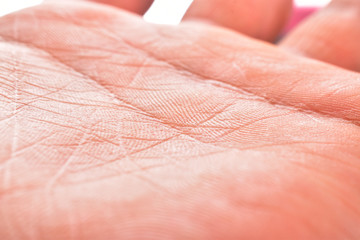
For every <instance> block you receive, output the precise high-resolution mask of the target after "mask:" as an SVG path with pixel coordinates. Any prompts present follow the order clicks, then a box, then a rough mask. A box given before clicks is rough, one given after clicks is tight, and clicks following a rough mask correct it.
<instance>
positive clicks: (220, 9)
mask: <svg viewBox="0 0 360 240" xmlns="http://www.w3.org/2000/svg"><path fill="white" fill-rule="evenodd" d="M93 1H96V2H101V3H107V4H110V5H114V6H117V7H121V8H123V9H127V10H131V11H133V12H137V13H143V12H144V11H145V10H146V9H147V8H148V7H149V6H150V4H151V3H152V2H153V1H152V0H134V1H128V0H120V1H115V0H93ZM291 7H292V0H274V1H264V0H194V2H193V4H192V5H191V7H190V8H189V10H188V12H187V14H186V15H185V19H187V20H192V19H201V20H205V21H209V22H212V23H214V24H218V25H221V26H224V27H226V28H231V29H234V30H236V31H239V32H242V33H244V34H246V35H249V36H252V37H255V38H258V39H262V40H268V41H272V40H274V39H275V38H276V37H277V35H278V34H279V32H280V31H281V29H282V28H283V27H284V25H285V23H286V20H287V19H288V16H289V13H290V11H291Z"/></svg>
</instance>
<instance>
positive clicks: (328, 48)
mask: <svg viewBox="0 0 360 240" xmlns="http://www.w3.org/2000/svg"><path fill="white" fill-rule="evenodd" d="M359 22H360V1H358V0H335V1H334V2H333V3H332V4H330V5H329V6H328V7H327V8H325V9H323V10H322V11H320V12H318V13H317V14H315V15H314V16H313V17H310V18H309V20H307V21H305V22H304V23H303V24H302V25H300V26H299V27H298V28H297V29H295V30H294V32H292V33H290V35H289V36H287V37H286V38H285V39H284V41H283V42H282V43H281V45H282V46H283V47H285V48H287V49H290V50H292V51H294V52H296V53H299V54H302V55H306V56H309V57H312V58H315V59H319V60H322V61H325V62H329V63H332V64H335V65H337V66H341V67H343V68H347V69H350V70H355V71H360V44H359V42H360V28H359Z"/></svg>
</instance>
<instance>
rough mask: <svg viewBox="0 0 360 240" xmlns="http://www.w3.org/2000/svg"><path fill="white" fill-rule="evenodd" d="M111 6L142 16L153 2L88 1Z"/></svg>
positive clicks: (124, 0)
mask: <svg viewBox="0 0 360 240" xmlns="http://www.w3.org/2000/svg"><path fill="white" fill-rule="evenodd" d="M88 1H93V2H99V3H104V4H109V5H113V6H116V7H119V8H122V9H125V10H128V11H131V12H134V13H138V14H141V15H142V14H144V13H145V12H146V10H147V9H148V8H149V7H150V5H151V3H152V2H153V0H88Z"/></svg>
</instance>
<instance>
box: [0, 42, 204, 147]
mask: <svg viewBox="0 0 360 240" xmlns="http://www.w3.org/2000/svg"><path fill="white" fill-rule="evenodd" d="M2 38H3V39H5V38H4V37H2ZM11 41H15V40H14V39H12V40H11ZM22 43H23V44H26V45H28V44H27V43H25V42H22ZM29 45H30V46H32V47H35V48H36V49H40V50H42V51H45V50H44V49H41V48H38V47H36V46H33V45H32V44H29ZM45 52H46V53H48V54H49V55H50V56H52V57H53V58H54V59H55V60H57V61H58V62H59V63H61V64H64V65H65V66H66V67H69V68H70V69H72V70H74V71H76V72H77V73H79V74H81V75H83V76H85V77H86V78H87V79H89V80H92V81H93V82H94V83H96V84H98V85H99V86H102V85H100V84H99V83H98V81H97V80H96V79H94V78H92V77H91V76H90V75H86V74H84V73H82V72H79V71H77V70H76V69H74V68H73V67H72V66H70V65H68V64H66V63H65V62H62V61H61V60H60V59H58V58H57V57H55V56H54V55H52V54H51V53H49V52H47V51H45ZM102 87H103V86H102ZM105 89H106V90H107V91H109V92H110V93H111V94H112V95H113V96H114V97H115V98H116V99H117V100H120V102H122V103H125V104H126V105H129V106H132V107H135V108H136V109H137V110H140V111H142V112H143V113H146V115H147V116H149V117H151V118H154V119H155V120H157V121H159V120H160V121H161V122H162V123H164V124H166V125H167V126H170V128H172V129H174V130H176V131H179V129H178V128H176V127H175V126H173V125H170V123H166V122H163V121H162V120H161V119H158V118H156V117H153V116H152V115H151V114H149V113H148V112H146V111H145V110H143V109H141V108H139V107H137V106H134V105H132V104H131V103H130V102H126V101H125V100H124V99H119V98H118V97H116V95H115V94H114V93H113V92H112V91H111V90H109V89H107V88H106V87H105ZM57 101H58V100H57ZM87 106H91V105H89V104H87ZM92 106H95V105H92ZM182 134H185V133H182ZM185 135H186V136H188V137H190V138H192V139H194V140H197V141H200V140H199V139H197V138H194V137H192V136H190V135H187V134H185ZM203 143H206V142H203ZM206 144H207V143H206Z"/></svg>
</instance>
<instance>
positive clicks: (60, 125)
mask: <svg viewBox="0 0 360 240" xmlns="http://www.w3.org/2000/svg"><path fill="white" fill-rule="evenodd" d="M49 6H50V7H43V8H37V9H34V10H29V11H24V12H22V13H19V14H16V15H12V16H9V17H5V18H3V19H2V20H1V21H2V22H1V24H2V27H1V28H0V35H1V36H2V41H1V45H0V46H1V64H0V68H1V77H0V84H1V89H0V105H1V109H2V111H0V120H1V122H0V133H1V135H0V136H1V137H2V139H3V143H2V144H1V146H0V160H1V167H0V177H1V180H2V185H1V188H0V194H1V195H0V196H1V198H0V203H1V215H0V225H1V226H5V227H2V228H1V230H0V239H9V240H10V239H31V237H32V238H33V239H89V240H93V239H152V238H154V239H158V238H160V239H266V238H267V237H268V238H269V239H273V238H274V239H332V237H335V238H336V239H352V238H354V239H356V236H359V232H358V229H357V227H356V226H357V225H358V224H359V223H360V219H359V212H360V208H359V206H358V204H356V203H358V202H359V201H360V192H359V190H358V183H359V181H360V175H359V172H358V169H359V167H360V166H359V160H360V148H359V145H360V131H359V127H358V125H359V120H360V105H359V93H360V82H359V75H358V74H357V73H353V72H350V71H345V70H342V69H339V68H336V67H332V66H330V65H326V64H323V63H319V62H315V61H312V60H306V59H303V58H297V57H295V56H293V55H290V54H288V53H286V52H283V51H282V50H279V49H277V48H275V47H272V46H270V45H265V44H263V43H260V42H257V41H254V40H250V39H248V38H245V37H243V36H241V35H239V34H237V33H232V32H229V31H226V30H222V29H220V28H215V27H211V26H208V25H202V24H199V23H188V24H184V25H182V26H181V27H179V28H172V27H164V26H150V25H147V24H145V23H143V22H142V21H141V20H140V19H138V18H137V17H135V16H133V15H129V14H127V13H124V12H120V11H117V10H112V9H110V8H109V9H108V8H105V7H104V8H98V7H96V8H94V7H92V5H89V6H88V7H87V6H85V5H79V6H74V7H72V8H71V9H68V10H67V11H66V12H67V14H63V15H61V14H59V12H61V9H60V10H58V8H61V5H59V6H57V7H56V8H55V7H51V5H49ZM63 8H69V6H67V5H65V6H63ZM34 16H37V18H36V19H35V18H34ZM87 16H91V18H90V17H87ZM94 16H96V18H97V19H96V21H95V20H93V17H94ZM98 20H100V21H98ZM45 22H46V23H49V24H44V23H45ZM99 22H100V23H101V25H100V24H99ZM105 22H106V24H105V27H104V23H105ZM79 39H80V40H79ZM53 234H55V236H56V237H54V235H53Z"/></svg>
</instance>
